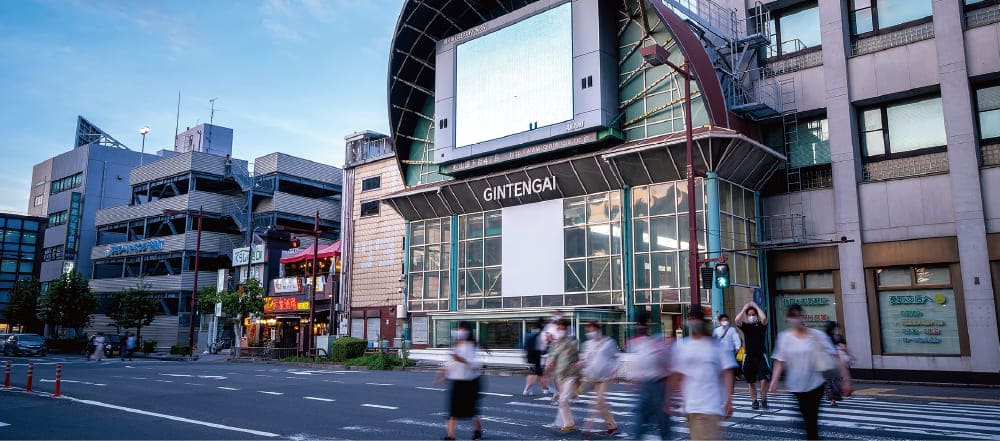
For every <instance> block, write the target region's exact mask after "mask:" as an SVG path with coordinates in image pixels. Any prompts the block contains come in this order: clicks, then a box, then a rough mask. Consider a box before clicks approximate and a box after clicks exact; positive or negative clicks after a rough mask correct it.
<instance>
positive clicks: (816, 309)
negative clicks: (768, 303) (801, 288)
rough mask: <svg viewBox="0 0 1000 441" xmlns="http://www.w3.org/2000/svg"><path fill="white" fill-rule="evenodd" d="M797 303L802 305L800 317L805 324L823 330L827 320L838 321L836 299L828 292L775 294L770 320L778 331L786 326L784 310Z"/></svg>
mask: <svg viewBox="0 0 1000 441" xmlns="http://www.w3.org/2000/svg"><path fill="white" fill-rule="evenodd" d="M795 304H798V305H800V306H802V318H804V319H805V322H806V326H808V327H810V328H814V329H819V330H820V331H824V330H825V329H824V328H825V327H826V323H827V322H831V321H833V322H836V321H838V317H837V300H836V297H834V295H833V294H832V293H830V294H777V295H775V296H774V305H775V306H776V308H775V309H774V313H773V314H772V315H773V317H770V320H771V321H773V322H774V323H776V327H777V329H778V332H781V331H783V330H785V329H787V328H788V324H787V323H785V320H784V317H785V311H786V310H787V309H788V307H789V306H791V305H795Z"/></svg>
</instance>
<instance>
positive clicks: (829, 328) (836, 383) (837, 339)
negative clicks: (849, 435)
mask: <svg viewBox="0 0 1000 441" xmlns="http://www.w3.org/2000/svg"><path fill="white" fill-rule="evenodd" d="M826 335H827V336H828V337H830V343H833V347H834V348H837V357H838V358H840V361H841V363H843V364H844V365H845V366H850V365H851V353H850V352H848V351H847V342H846V341H844V335H843V333H842V332H841V331H840V325H838V324H837V322H835V321H829V322H827V323H826ZM842 382H843V378H841V377H840V375H839V374H838V373H837V372H834V373H832V375H829V376H828V377H827V379H826V384H827V390H826V396H827V398H829V400H830V406H833V407H837V402H838V401H840V400H842V399H844V394H843V390H842V387H841V383H842Z"/></svg>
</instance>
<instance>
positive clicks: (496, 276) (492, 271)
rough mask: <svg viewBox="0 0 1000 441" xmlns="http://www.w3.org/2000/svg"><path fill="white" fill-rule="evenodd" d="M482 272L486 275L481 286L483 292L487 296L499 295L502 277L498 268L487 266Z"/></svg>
mask: <svg viewBox="0 0 1000 441" xmlns="http://www.w3.org/2000/svg"><path fill="white" fill-rule="evenodd" d="M484 274H485V276H486V285H485V286H484V288H483V289H484V291H483V292H485V293H486V295H487V296H498V295H500V292H501V290H500V288H501V286H502V283H501V282H502V277H503V275H502V274H501V273H500V268H487V269H486V270H485V271H484Z"/></svg>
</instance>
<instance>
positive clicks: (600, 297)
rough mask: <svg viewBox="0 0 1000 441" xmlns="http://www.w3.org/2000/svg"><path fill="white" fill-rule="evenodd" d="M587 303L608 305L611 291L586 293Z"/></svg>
mask: <svg viewBox="0 0 1000 441" xmlns="http://www.w3.org/2000/svg"><path fill="white" fill-rule="evenodd" d="M587 304H588V305H610V304H612V303H611V293H610V292H598V293H589V294H587Z"/></svg>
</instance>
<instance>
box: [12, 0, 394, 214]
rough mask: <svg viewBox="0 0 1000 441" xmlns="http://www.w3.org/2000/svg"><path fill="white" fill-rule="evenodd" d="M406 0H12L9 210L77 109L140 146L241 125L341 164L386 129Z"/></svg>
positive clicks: (286, 147)
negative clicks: (212, 126)
mask: <svg viewBox="0 0 1000 441" xmlns="http://www.w3.org/2000/svg"><path fill="white" fill-rule="evenodd" d="M401 5H402V0H263V1H225V2H224V1H218V0H214V1H208V2H205V1H188V0H169V1H168V0H163V1H138V0H130V1H110V0H107V1H106V0H37V1H28V0H10V1H4V2H3V5H2V8H0V9H2V12H0V132H2V133H4V135H5V139H6V140H5V141H4V142H3V144H4V145H3V147H0V151H2V153H3V159H4V161H3V164H4V166H3V168H2V169H3V170H4V172H3V173H0V210H7V211H17V212H23V211H25V210H26V209H27V194H28V188H29V181H30V180H31V167H32V166H33V165H34V164H36V163H38V162H41V161H43V160H44V159H46V158H48V157H50V156H54V155H56V154H59V153H62V152H64V151H67V150H69V149H70V148H72V141H73V132H74V130H75V129H76V116H77V115H82V116H84V117H85V118H87V119H88V120H90V121H91V122H92V123H94V124H96V125H97V126H99V127H101V128H102V129H104V130H105V131H106V132H108V133H109V134H110V135H111V136H113V137H115V138H116V139H118V140H119V141H121V142H122V143H124V144H126V145H128V146H129V147H130V148H132V149H134V150H138V149H139V146H140V143H141V137H140V136H139V129H140V128H141V127H142V126H149V127H150V128H151V132H150V133H149V135H147V136H146V151H147V152H155V151H157V150H159V149H163V148H168V149H169V148H172V146H173V134H174V121H175V116H176V110H177V92H178V91H180V93H181V111H180V129H181V130H182V131H183V130H184V128H185V127H187V126H194V125H196V124H198V123H199V122H208V120H209V111H210V104H209V99H212V98H217V99H216V102H215V106H216V111H215V123H216V124H218V125H221V126H225V127H231V128H232V129H233V130H234V131H235V140H234V146H233V151H234V156H235V157H238V158H242V159H252V158H254V157H257V156H261V155H264V154H267V153H271V152H274V151H281V152H285V153H288V154H292V155H297V156H303V157H306V158H309V159H312V160H316V161H319V162H323V163H327V164H333V165H337V166H340V165H341V164H343V158H344V151H343V150H344V136H345V135H347V134H348V133H351V132H354V131H357V130H364V129H371V130H375V131H379V132H382V133H386V132H387V130H388V122H387V111H386V96H385V88H386V66H387V62H388V56H389V44H390V41H391V38H392V32H393V28H394V26H395V23H396V19H397V16H398V14H399V10H400V7H401Z"/></svg>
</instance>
